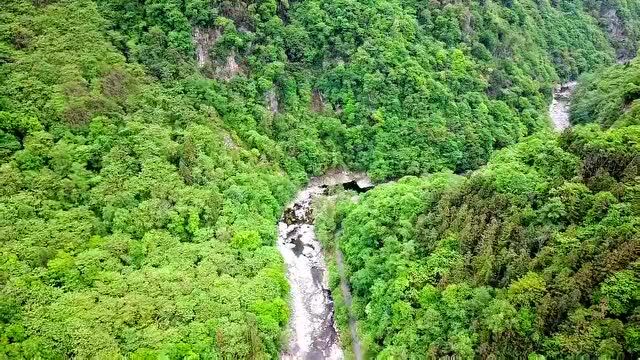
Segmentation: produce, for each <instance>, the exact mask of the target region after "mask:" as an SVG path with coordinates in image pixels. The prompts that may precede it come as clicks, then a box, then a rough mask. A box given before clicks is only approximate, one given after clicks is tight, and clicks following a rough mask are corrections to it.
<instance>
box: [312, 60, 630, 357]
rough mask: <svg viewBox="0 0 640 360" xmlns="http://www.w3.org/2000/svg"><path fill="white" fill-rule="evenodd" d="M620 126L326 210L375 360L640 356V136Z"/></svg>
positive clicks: (591, 129) (621, 75)
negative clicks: (464, 173) (465, 174)
mask: <svg viewBox="0 0 640 360" xmlns="http://www.w3.org/2000/svg"><path fill="white" fill-rule="evenodd" d="M634 68H635V65H634ZM628 70H631V68H629V69H628ZM605 74H608V75H607V77H605V78H604V79H602V80H600V81H601V82H602V83H607V82H612V81H615V83H617V84H625V85H627V86H632V82H633V81H634V80H633V79H634V76H629V75H632V74H633V72H632V73H631V74H629V73H627V72H622V71H620V68H619V67H616V68H613V69H609V70H607V71H606V72H605ZM614 74H617V75H614ZM602 89H606V87H603V88H602ZM602 89H596V90H594V93H592V94H590V96H591V98H594V99H597V98H601V97H603V96H606V95H607V94H608V93H606V92H603V91H602ZM577 101H578V103H579V102H580V100H579V99H578V100H577ZM627 116H628V115H627V114H622V113H621V112H620V111H618V113H617V117H619V118H620V119H624V118H626V117H627ZM597 120H599V119H594V121H597ZM614 123H619V122H614ZM619 124H620V126H617V127H615V128H612V129H609V130H601V129H600V126H599V125H596V124H589V125H586V126H578V127H576V128H575V129H573V130H569V131H567V132H565V133H564V134H563V135H562V136H561V137H556V136H552V135H549V134H545V133H541V134H538V135H535V136H533V137H530V138H527V139H525V140H524V141H523V142H521V143H519V144H517V145H514V146H510V147H508V148H506V149H504V150H501V151H499V152H497V153H496V154H495V155H494V156H493V157H492V159H491V160H490V161H489V163H488V164H487V165H486V166H485V167H483V168H481V169H480V170H478V171H475V172H473V173H472V174H471V175H470V176H468V177H460V176H456V175H449V174H440V175H431V176H428V177H425V178H420V179H418V178H411V177H409V178H405V179H402V180H400V181H398V182H397V183H391V184H388V185H383V186H380V187H379V188H376V189H374V190H373V191H371V192H369V193H367V194H366V195H365V196H364V198H363V199H362V200H361V201H360V202H358V203H357V204H354V203H353V202H351V201H350V200H348V201H342V202H341V203H339V204H338V207H337V210H331V209H330V211H327V210H325V212H326V215H325V216H324V217H321V218H320V219H319V220H318V221H319V222H320V223H321V224H323V226H320V228H321V229H324V230H323V234H322V237H324V238H331V239H333V241H334V242H335V243H336V244H337V245H338V246H339V248H340V249H342V251H343V252H344V258H345V262H346V264H347V265H348V266H347V269H348V279H349V281H350V283H351V286H352V290H353V294H354V300H353V310H354V312H355V314H356V315H357V318H358V320H359V329H360V332H361V335H362V336H363V338H364V342H365V346H366V347H367V348H368V351H369V356H378V357H380V358H417V357H416V354H428V356H429V357H434V358H438V357H440V356H445V355H455V356H459V357H461V358H472V357H477V358H487V357H491V356H494V357H497V358H502V357H508V358H527V357H528V358H530V359H531V358H533V359H542V358H552V359H557V358H596V357H598V358H607V359H610V358H636V357H637V356H638V355H639V354H640V321H639V320H640V318H639V317H638V315H639V311H640V262H639V260H638V259H639V258H640V235H639V234H640V199H639V197H638V196H639V193H638V190H639V189H640V184H639V183H638V181H639V179H640V147H639V145H638V144H640V128H639V127H638V126H637V125H631V124H628V123H624V124H623V123H619ZM326 217H329V218H328V219H327V218H326ZM327 224H329V225H331V224H332V226H327ZM338 229H340V230H339V231H338ZM334 234H338V236H337V237H336V236H335V235H334ZM505 354H509V355H505Z"/></svg>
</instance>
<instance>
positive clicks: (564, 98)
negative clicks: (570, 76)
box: [549, 81, 577, 132]
mask: <svg viewBox="0 0 640 360" xmlns="http://www.w3.org/2000/svg"><path fill="white" fill-rule="evenodd" d="M576 85H577V83H576V82H575V81H572V82H568V83H566V84H562V85H560V86H559V87H558V88H556V90H554V92H553V100H552V101H551V106H550V107H549V117H551V121H552V122H553V128H554V129H555V130H556V131H558V132H562V131H564V129H566V128H568V127H569V126H571V124H570V123H569V100H570V98H571V94H572V93H573V90H574V89H575V88H576Z"/></svg>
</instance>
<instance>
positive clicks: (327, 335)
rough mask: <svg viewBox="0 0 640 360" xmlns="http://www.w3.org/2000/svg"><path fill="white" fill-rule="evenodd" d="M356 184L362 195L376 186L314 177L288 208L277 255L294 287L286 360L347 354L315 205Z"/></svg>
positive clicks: (351, 176) (343, 175) (337, 176)
mask: <svg viewBox="0 0 640 360" xmlns="http://www.w3.org/2000/svg"><path fill="white" fill-rule="evenodd" d="M347 183H355V184H356V185H362V187H361V188H360V189H362V190H363V191H364V190H366V189H368V188H370V187H372V186H373V184H372V183H371V181H370V180H369V179H368V178H367V177H366V175H365V174H363V173H351V172H346V171H339V170H337V171H333V172H330V173H328V174H327V175H325V176H322V177H317V178H313V179H312V180H311V181H310V182H309V185H308V186H307V187H306V188H304V189H303V190H301V191H300V192H299V193H298V194H297V196H296V198H295V199H294V200H293V202H292V203H291V204H290V205H289V206H288V207H287V208H286V209H285V211H284V214H283V216H282V219H281V220H280V222H279V223H278V250H279V251H280V253H281V254H282V257H283V258H284V262H285V265H286V267H287V279H288V281H289V284H290V286H291V299H290V306H291V320H290V323H289V342H288V344H287V345H286V347H285V349H284V350H283V352H282V354H281V358H282V359H286V360H289V359H309V360H316V359H318V360H320V359H328V360H338V359H343V358H344V354H343V352H342V349H341V348H340V338H339V336H338V332H337V330H336V326H335V322H334V307H333V298H332V297H331V291H330V290H329V283H328V280H329V279H328V272H327V266H326V263H325V259H324V254H323V251H322V246H321V245H320V242H319V241H318V240H317V239H316V237H315V232H314V226H313V220H314V215H313V209H312V202H313V200H314V199H315V198H317V197H319V196H322V195H326V194H327V191H328V188H329V187H331V186H336V185H343V184H347Z"/></svg>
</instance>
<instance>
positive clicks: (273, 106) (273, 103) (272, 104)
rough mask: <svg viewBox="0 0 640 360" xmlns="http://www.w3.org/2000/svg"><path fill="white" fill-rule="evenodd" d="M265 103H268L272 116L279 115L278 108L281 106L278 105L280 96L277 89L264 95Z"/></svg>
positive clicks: (270, 90)
mask: <svg viewBox="0 0 640 360" xmlns="http://www.w3.org/2000/svg"><path fill="white" fill-rule="evenodd" d="M264 102H265V103H266V106H267V109H269V111H271V113H272V114H276V113H278V110H279V108H278V107H279V106H280V104H279V103H278V96H277V95H276V90H275V89H269V90H268V91H267V92H266V93H265V94H264Z"/></svg>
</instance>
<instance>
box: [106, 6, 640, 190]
mask: <svg viewBox="0 0 640 360" xmlns="http://www.w3.org/2000/svg"><path fill="white" fill-rule="evenodd" d="M98 4H99V7H100V9H101V10H102V12H103V14H104V15H105V17H106V18H107V19H108V20H109V21H110V27H109V29H110V30H109V32H108V34H109V36H110V38H111V39H112V40H113V42H114V44H116V46H118V48H120V49H121V50H122V52H123V53H124V54H126V55H127V58H128V59H129V61H134V62H139V63H141V64H144V65H145V66H146V68H147V69H148V70H149V71H150V72H151V73H152V74H153V75H155V76H156V77H158V78H160V79H182V78H184V77H186V76H189V75H190V74H192V72H193V69H194V68H195V67H196V63H195V61H194V58H196V57H197V59H198V63H199V64H201V65H202V69H201V70H202V72H203V73H204V74H205V75H207V76H210V77H213V78H217V79H220V80H221V81H223V82H225V81H230V83H229V84H230V88H231V89H233V91H234V94H236V95H237V96H239V98H241V99H242V102H243V104H242V105H241V106H243V107H245V108H246V109H248V110H249V111H251V109H255V107H256V106H258V105H261V106H266V108H267V109H268V110H269V112H270V113H259V114H256V115H258V117H255V118H254V119H253V120H251V121H247V120H242V121H234V122H233V123H229V125H230V126H231V127H232V128H233V129H234V130H236V131H237V132H238V133H239V135H240V136H241V137H244V136H245V135H243V134H245V133H246V132H248V131H252V130H255V131H257V132H258V133H260V134H263V135H266V136H269V137H270V138H273V139H275V140H277V141H278V142H280V143H282V144H283V146H284V150H285V152H286V153H287V154H288V155H290V156H293V157H295V158H297V159H298V160H299V162H300V164H301V165H302V166H303V167H304V169H305V170H306V171H307V172H310V173H314V174H319V173H321V172H323V170H324V169H326V168H327V167H331V166H335V165H338V164H346V165H348V166H349V167H352V168H359V169H365V170H368V171H369V172H370V174H371V175H372V176H373V177H374V178H376V179H384V178H389V177H398V176H402V175H407V174H424V173H427V172H431V171H434V170H442V169H445V168H449V169H455V170H456V171H464V170H468V169H473V168H476V167H477V166H478V165H480V164H483V163H484V162H486V160H487V159H488V158H489V154H490V153H491V151H492V150H493V149H495V148H501V147H503V146H506V145H509V144H513V143H515V142H516V141H518V140H519V139H521V138H522V137H524V136H526V135H529V134H531V133H532V132H533V131H535V130H537V129H540V128H544V127H546V126H547V119H546V117H545V116H544V115H543V114H544V113H543V112H542V111H541V110H543V109H544V108H545V107H546V104H547V102H548V100H549V94H550V93H551V88H552V86H553V83H554V82H556V81H558V79H559V78H560V79H568V78H573V77H576V76H577V75H578V74H580V73H582V72H584V71H586V70H591V69H593V68H594V67H597V66H599V65H602V64H608V63H611V62H612V61H613V60H614V59H615V58H616V49H614V47H615V46H618V49H621V47H624V51H626V52H630V53H633V54H634V53H635V51H634V50H633V49H635V46H636V45H635V44H636V42H637V40H638V39H639V38H638V34H637V33H636V32H635V29H636V28H635V27H634V26H633V24H635V23H636V21H637V20H638V19H639V18H640V14H639V13H638V11H637V4H635V3H633V2H632V3H630V4H623V3H608V2H592V3H586V4H583V3H582V2H580V1H557V2H553V3H549V2H546V1H541V2H536V1H531V0H513V1H491V0H489V1H457V2H438V1H400V0H394V1H377V0H367V1H362V0H339V1H329V2H327V1H317V0H304V1H291V2H288V1H276V0H264V1H241V2H228V1H214V2H207V1H186V2H183V1H176V0H161V1H160V0H158V1H150V2H149V1H146V2H130V1H118V0H99V1H98ZM607 16H608V17H609V18H615V19H616V22H615V25H616V26H615V28H611V29H610V27H611V26H609V25H612V26H613V23H611V22H610V21H609V20H607V19H609V18H607ZM608 39H609V40H611V41H612V43H610V42H608ZM620 51H621V50H620ZM620 51H618V52H620ZM196 53H197V56H195V55H194V54H196ZM214 106H215V107H216V109H217V110H218V111H220V112H225V111H230V110H231V109H221V105H220V104H217V105H214ZM234 110H235V109H234Z"/></svg>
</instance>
